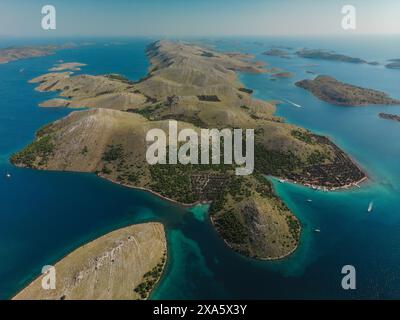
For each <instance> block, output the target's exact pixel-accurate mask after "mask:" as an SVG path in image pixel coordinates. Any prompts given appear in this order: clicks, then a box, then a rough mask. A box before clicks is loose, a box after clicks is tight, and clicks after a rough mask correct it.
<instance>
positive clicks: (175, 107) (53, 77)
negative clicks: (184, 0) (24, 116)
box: [11, 41, 365, 259]
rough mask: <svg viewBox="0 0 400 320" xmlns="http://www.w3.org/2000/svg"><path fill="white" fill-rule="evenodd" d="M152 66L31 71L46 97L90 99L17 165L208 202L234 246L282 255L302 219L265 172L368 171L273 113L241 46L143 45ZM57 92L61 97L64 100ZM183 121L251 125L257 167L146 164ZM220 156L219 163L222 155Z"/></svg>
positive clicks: (318, 180) (307, 180)
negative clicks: (234, 50) (245, 75)
mask: <svg viewBox="0 0 400 320" xmlns="http://www.w3.org/2000/svg"><path fill="white" fill-rule="evenodd" d="M147 54H148V56H149V58H150V61H151V68H150V70H149V74H148V75H147V76H146V77H145V78H144V79H142V80H140V81H138V82H132V81H129V80H127V79H125V78H124V77H122V76H119V75H104V76H91V75H76V76H74V75H72V74H71V73H68V72H62V73H50V74H46V75H43V76H40V77H38V78H36V79H33V80H32V82H33V83H38V84H39V85H38V87H37V90H39V91H59V93H60V96H61V98H60V99H58V100H57V101H54V100H50V101H48V102H45V103H44V104H45V105H53V106H55V105H63V106H64V105H66V106H69V107H86V108H89V109H88V110H83V111H76V112H73V113H71V114H70V115H68V116H67V117H65V118H63V119H61V120H58V121H55V122H53V123H50V124H48V125H46V126H45V127H43V128H41V129H40V130H39V131H38V132H37V135H36V139H35V141H34V142H33V143H32V144H30V145H28V146H27V147H26V148H25V149H23V150H22V151H20V152H18V153H16V154H14V155H13V156H12V158H11V161H12V162H13V163H14V164H15V165H17V166H21V167H30V168H36V169H43V170H66V171H78V172H95V173H97V174H98V175H99V176H101V177H104V178H107V179H110V180H112V181H114V182H116V183H120V184H123V185H126V186H130V187H134V188H142V189H146V190H149V191H151V192H153V193H155V194H157V195H159V196H161V197H164V198H168V199H170V200H173V201H177V202H179V203H182V204H195V203H199V202H211V205H210V216H211V220H212V222H213V224H214V226H215V227H216V230H217V231H218V233H219V235H220V236H221V237H222V238H223V239H224V240H225V242H226V243H227V244H228V245H229V246H230V247H231V248H233V249H234V250H236V251H237V252H240V253H242V254H244V255H246V256H249V257H254V258H259V259H278V258H282V257H285V256H287V255H288V254H290V253H291V252H293V251H294V250H295V249H296V247H297V245H298V243H299V239H300V231H301V225H300V222H299V221H298V219H297V218H296V217H295V216H294V215H293V213H292V212H291V211H290V210H289V209H288V208H287V207H286V205H285V204H284V203H283V202H282V201H281V200H280V199H279V198H278V197H277V196H276V194H275V192H274V190H273V187H272V185H271V183H270V182H269V181H268V180H267V179H266V178H265V176H266V175H272V176H276V177H280V178H281V179H290V180H292V181H295V182H297V183H302V184H305V185H308V186H313V187H315V188H317V187H320V188H326V189H335V188H343V187H349V186H352V185H354V184H356V183H358V182H359V181H361V180H363V179H365V174H364V173H363V172H362V171H361V170H360V169H359V168H358V166H357V165H356V164H355V163H354V162H352V160H351V159H350V158H349V157H348V156H347V155H346V154H345V153H344V152H343V151H341V150H340V149H339V148H338V147H337V146H335V145H334V144H333V143H332V142H331V141H330V140H329V139H328V138H326V137H323V136H319V135H315V134H313V133H311V132H309V131H307V130H305V129H302V128H300V127H297V126H294V125H291V124H287V123H284V122H283V120H282V118H279V117H275V116H274V113H275V105H274V104H272V103H269V102H266V101H262V100H257V99H254V98H253V97H252V96H251V90H250V89H247V90H246V88H244V86H243V84H242V83H240V82H239V81H238V78H237V74H236V72H238V71H242V72H255V73H262V72H266V71H265V69H264V67H263V65H262V64H260V63H256V62H253V61H250V60H249V59H248V58H247V57H245V58H244V57H243V56H242V55H238V54H226V53H225V54H223V53H219V52H216V51H211V50H209V49H204V48H201V47H199V46H195V45H190V44H187V43H182V42H171V41H158V42H155V43H153V44H151V45H150V46H149V47H148V49H147ZM59 100H61V101H59ZM170 119H174V120H177V121H178V130H181V129H183V128H193V129H194V130H199V129H200V128H220V129H222V128H242V129H246V128H250V129H254V130H255V172H254V173H253V174H252V175H248V176H236V175H235V173H234V172H235V167H233V166H232V165H222V164H221V165H181V164H177V165H171V164H169V165H160V164H159V165H149V164H148V163H147V161H146V159H145V153H146V149H147V144H146V141H145V137H146V133H147V131H148V130H149V129H152V128H160V129H163V130H164V131H165V132H168V122H169V120H170ZM222 163H223V162H222Z"/></svg>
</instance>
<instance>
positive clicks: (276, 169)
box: [254, 143, 301, 177]
mask: <svg viewBox="0 0 400 320" xmlns="http://www.w3.org/2000/svg"><path fill="white" fill-rule="evenodd" d="M254 164H255V166H256V169H257V170H258V171H259V172H261V173H263V174H268V175H274V176H280V177H282V176H283V177H284V176H286V174H288V173H291V172H294V171H296V170H298V168H299V167H300V166H301V160H300V159H299V158H298V157H296V155H295V154H293V152H290V151H289V152H279V151H276V150H268V149H266V148H265V147H264V146H263V145H261V144H259V143H256V145H255V154H254Z"/></svg>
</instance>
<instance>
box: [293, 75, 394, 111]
mask: <svg viewBox="0 0 400 320" xmlns="http://www.w3.org/2000/svg"><path fill="white" fill-rule="evenodd" d="M296 86H298V87H300V88H303V89H306V90H308V91H310V92H311V93H312V94H313V95H314V96H316V97H317V98H319V99H321V100H323V101H326V102H329V103H332V104H336V105H342V106H366V105H371V104H381V105H397V104H400V100H396V99H392V98H391V97H389V96H388V95H387V94H386V93H384V92H381V91H378V90H373V89H367V88H362V87H358V86H354V85H351V84H347V83H344V82H341V81H338V80H336V79H335V78H333V77H330V76H317V77H316V78H315V79H314V80H308V79H307V80H301V81H298V82H296Z"/></svg>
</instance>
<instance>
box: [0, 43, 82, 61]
mask: <svg viewBox="0 0 400 320" xmlns="http://www.w3.org/2000/svg"><path fill="white" fill-rule="evenodd" d="M77 46H78V45H77V44H75V43H66V44H63V45H49V46H31V47H9V48H0V64H3V63H8V62H11V61H16V60H21V59H28V58H35V57H44V56H49V55H52V54H54V53H55V52H56V51H57V50H61V49H70V48H75V47H77Z"/></svg>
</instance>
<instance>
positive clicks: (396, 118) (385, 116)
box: [379, 112, 400, 121]
mask: <svg viewBox="0 0 400 320" xmlns="http://www.w3.org/2000/svg"><path fill="white" fill-rule="evenodd" d="M379 117H381V118H382V119H386V120H394V121H400V115H397V114H390V113H383V112H381V113H379Z"/></svg>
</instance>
